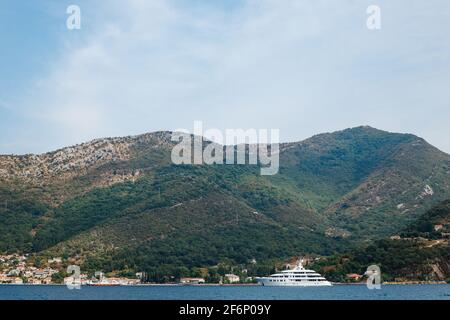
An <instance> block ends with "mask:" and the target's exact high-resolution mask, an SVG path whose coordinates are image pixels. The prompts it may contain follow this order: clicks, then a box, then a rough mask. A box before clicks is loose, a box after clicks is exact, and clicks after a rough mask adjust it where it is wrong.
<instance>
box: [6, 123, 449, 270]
mask: <svg viewBox="0 0 450 320" xmlns="http://www.w3.org/2000/svg"><path fill="white" fill-rule="evenodd" d="M170 135H171V134H170V132H156V133H152V134H146V135H141V136H135V137H125V138H107V139H99V140H95V141H92V142H90V143H85V144H82V145H78V146H74V147H70V148H65V149H61V150H58V151H55V152H52V153H48V154H44V155H26V156H0V226H1V227H0V228H1V230H0V231H1V236H0V251H10V252H11V251H25V252H30V251H32V252H41V253H42V254H48V255H59V254H61V255H63V256H65V257H72V258H73V259H75V260H78V261H79V262H80V263H83V264H85V265H90V266H91V267H92V268H94V267H102V268H106V269H108V268H109V269H113V268H118V269H127V268H133V269H136V270H138V269H142V268H147V269H148V268H155V267H157V266H158V265H173V264H181V265H187V266H189V267H193V266H205V265H214V264H217V263H218V262H219V261H221V260H223V259H231V260H232V261H234V262H236V263H239V262H243V261H248V260H251V259H253V258H255V259H257V260H263V261H264V260H269V259H282V258H286V257H289V256H293V255H298V254H301V253H318V254H326V255H328V254H332V253H333V252H342V251H345V250H348V249H349V248H350V247H352V246H358V245H359V244H361V243H362V242H363V241H367V240H369V239H377V238H382V237H385V236H387V235H393V234H396V233H398V232H400V231H401V230H403V229H404V228H405V226H406V225H407V224H408V223H410V222H411V221H413V220H414V219H416V218H417V217H418V216H420V215H421V214H423V213H424V212H425V211H426V210H427V209H429V208H430V207H431V206H433V205H435V204H436V203H438V202H439V201H441V200H443V199H447V198H449V197H450V187H449V181H450V179H449V172H450V156H449V155H447V154H445V153H443V152H441V151H439V150H437V149H435V148H434V147H432V146H430V145H429V144H427V143H426V142H425V141H424V140H422V139H420V138H418V137H416V136H413V135H407V134H396V133H389V132H384V131H380V130H376V129H373V128H370V127H358V128H353V129H347V130H343V131H339V132H334V133H327V134H321V135H317V136H314V137H312V138H310V139H307V140H305V141H302V142H296V143H285V144H282V145H281V146H280V171H279V174H277V175H275V176H261V175H260V174H259V173H260V171H259V168H258V166H256V165H246V166H242V165H214V166H208V165H196V166H190V165H184V166H176V165H172V164H171V162H170V152H171V148H172V146H173V145H174V144H173V143H172V142H171V141H170ZM2 203H3V206H2V205H1V204H2Z"/></svg>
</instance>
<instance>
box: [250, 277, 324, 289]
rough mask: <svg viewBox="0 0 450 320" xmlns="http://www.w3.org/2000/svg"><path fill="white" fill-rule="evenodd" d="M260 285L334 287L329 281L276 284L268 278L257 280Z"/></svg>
mask: <svg viewBox="0 0 450 320" xmlns="http://www.w3.org/2000/svg"><path fill="white" fill-rule="evenodd" d="M257 281H258V283H259V284H260V285H262V286H266V287H330V286H332V284H331V282H329V281H283V282H274V281H270V279H268V278H259V279H257Z"/></svg>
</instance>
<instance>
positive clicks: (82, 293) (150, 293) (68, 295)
mask: <svg viewBox="0 0 450 320" xmlns="http://www.w3.org/2000/svg"><path fill="white" fill-rule="evenodd" d="M11 299H13V300H17V299H20V300H79V299H82V300H116V299H118V300H172V299H173V300H222V299H223V300H280V299H284V300H353V299H357V300H374V299H375V300H416V299H420V300H422V299H433V300H450V285H384V286H382V287H381V289H380V290H375V289H374V290H369V289H368V288H367V287H366V286H364V285H335V286H333V287H317V288H302V287H262V286H134V287H131V286H125V287H88V286H83V287H82V288H81V289H80V290H76V289H75V290H69V289H68V288H67V287H65V286H27V285H0V300H11Z"/></svg>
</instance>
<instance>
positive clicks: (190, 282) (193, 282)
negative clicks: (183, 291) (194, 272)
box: [180, 278, 205, 284]
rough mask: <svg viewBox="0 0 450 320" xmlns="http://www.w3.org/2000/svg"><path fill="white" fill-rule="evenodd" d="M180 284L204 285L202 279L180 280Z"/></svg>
mask: <svg viewBox="0 0 450 320" xmlns="http://www.w3.org/2000/svg"><path fill="white" fill-rule="evenodd" d="M180 283H183V284H199V283H205V279H203V278H181V279H180Z"/></svg>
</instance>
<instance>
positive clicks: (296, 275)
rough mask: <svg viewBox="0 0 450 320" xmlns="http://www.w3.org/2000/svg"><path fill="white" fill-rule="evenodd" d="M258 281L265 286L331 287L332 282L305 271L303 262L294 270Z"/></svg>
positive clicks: (284, 271)
mask: <svg viewBox="0 0 450 320" xmlns="http://www.w3.org/2000/svg"><path fill="white" fill-rule="evenodd" d="M256 280H257V281H258V283H260V284H261V285H263V286H280V287H281V286H297V287H318V286H331V282H329V281H328V280H327V279H325V278H324V277H322V276H321V275H320V274H318V273H317V272H315V271H314V270H308V269H305V268H304V267H303V264H302V261H299V263H298V265H297V266H296V267H295V268H294V269H291V270H283V271H281V272H279V273H275V274H272V275H270V276H268V277H263V278H256Z"/></svg>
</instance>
